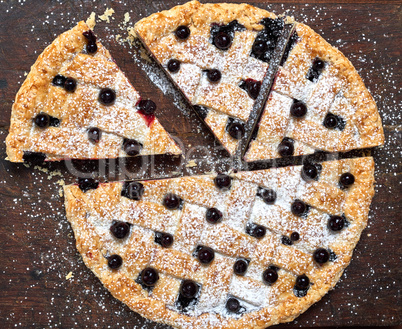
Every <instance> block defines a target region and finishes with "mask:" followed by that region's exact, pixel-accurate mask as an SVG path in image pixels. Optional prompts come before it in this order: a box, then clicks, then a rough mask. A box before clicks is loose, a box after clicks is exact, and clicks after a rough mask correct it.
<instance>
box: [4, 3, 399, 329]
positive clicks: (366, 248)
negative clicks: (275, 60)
mask: <svg viewBox="0 0 402 329" xmlns="http://www.w3.org/2000/svg"><path fill="white" fill-rule="evenodd" d="M184 2H185V1H172V0H165V1H164V0H158V1H149V0H146V1H134V0H121V1H107V0H102V1H90V0H75V1H68V0H65V1H63V0H58V1H50V0H43V1H37V0H26V1H21V0H19V1H16V0H15V1H13V0H8V1H7V0H5V1H4V0H1V1H0V22H1V23H0V24H1V25H0V26H1V28H0V109H1V110H0V141H1V143H0V223H1V226H0V250H1V254H0V255H1V256H0V257H1V260H0V264H1V271H0V289H1V293H0V318H1V323H0V327H1V328H15V327H19V328H135V329H140V328H141V329H145V328H147V329H148V328H149V329H150V328H158V329H162V328H164V329H167V327H166V326H163V325H158V324H155V323H151V322H148V321H146V320H145V319H143V318H141V317H140V316H138V315H137V314H136V313H134V312H132V311H130V310H129V309H128V308H127V307H126V306H124V305H123V304H122V303H120V302H119V301H117V300H115V299H114V298H113V297H111V295H110V294H109V293H108V291H107V290H106V289H105V288H103V286H102V285H101V283H100V282H99V281H98V279H96V278H95V276H94V275H93V274H92V273H91V272H90V271H89V270H88V269H87V268H86V267H85V265H84V264H83V262H82V260H81V258H80V257H79V255H78V254H77V251H76V249H75V245H74V243H75V241H74V237H73V233H72V230H71V228H70V226H69V224H68V223H67V220H66V218H65V214H64V206H63V197H62V195H60V194H59V192H60V185H59V184H61V183H62V182H61V181H60V180H61V179H62V180H63V181H64V182H66V183H72V182H75V181H76V178H75V177H74V174H73V173H72V172H73V171H74V170H75V171H77V170H79V171H80V172H94V173H95V174H96V175H97V176H100V178H101V179H109V180H116V179H124V178H127V177H132V178H139V177H142V176H145V177H148V176H158V175H159V176H163V175H166V176H169V175H174V172H178V173H179V174H180V175H183V174H198V173H202V172H206V171H211V170H222V169H227V168H229V167H230V159H228V158H227V154H226V153H225V152H224V151H223V150H222V149H220V148H219V147H218V146H219V144H218V143H217V142H216V141H215V139H214V137H213V136H212V135H211V134H210V133H209V132H208V130H207V129H206V128H205V126H204V125H203V124H202V123H201V122H200V121H199V120H198V118H197V117H196V116H195V115H194V114H193V113H192V112H191V111H190V109H189V108H188V107H187V106H186V103H185V102H184V100H183V98H182V97H181V96H180V94H178V93H177V92H174V91H172V90H171V85H170V83H169V81H168V80H167V79H166V78H165V76H164V74H163V73H162V72H161V71H160V70H159V68H158V67H157V66H155V65H154V64H152V63H148V62H147V61H144V60H143V59H141V56H140V55H139V49H136V48H130V47H128V45H127V44H125V45H121V44H120V43H119V42H117V41H116V38H115V36H116V35H117V34H121V35H122V36H123V37H125V35H126V32H124V31H122V30H121V29H120V28H119V25H120V26H121V24H122V23H123V18H124V14H125V13H126V12H129V13H130V18H131V22H130V23H128V26H129V25H130V24H131V25H132V24H133V23H134V22H136V21H137V20H139V19H140V18H142V17H145V16H147V15H149V14H151V13H153V12H156V11H159V10H163V9H168V8H170V7H172V6H173V5H176V4H181V3H184ZM211 2H218V1H211ZM233 2H238V3H240V2H242V1H233ZM250 3H251V4H254V5H257V6H260V7H262V8H265V9H268V10H271V11H273V12H275V13H276V14H280V13H283V12H285V11H286V12H287V14H288V15H294V17H295V18H296V20H298V21H301V22H304V23H307V24H308V25H310V26H311V27H312V28H313V29H315V30H316V31H317V32H319V33H320V34H322V35H323V37H324V38H326V39H327V40H328V41H329V42H330V43H331V44H333V45H335V46H337V47H338V48H339V49H340V50H341V51H343V53H344V54H345V55H346V56H347V57H348V58H349V59H350V60H351V61H352V63H353V64H354V65H355V66H356V68H357V70H358V71H359V73H360V74H361V76H362V78H363V80H364V81H365V83H366V85H367V86H368V88H369V89H370V91H371V92H372V94H373V95H374V97H375V99H376V101H377V104H378V107H379V111H380V114H381V116H382V119H383V124H384V130H385V134H386V144H385V146H384V147H381V148H375V149H373V150H365V151H358V152H351V153H349V154H346V155H344V154H343V155H339V156H342V157H344V156H355V155H361V154H370V153H371V154H372V155H373V156H374V159H375V161H376V179H377V186H376V192H377V193H376V195H375V197H374V200H373V203H372V207H371V212H370V218H369V226H368V228H367V229H366V230H365V231H364V233H363V235H362V238H361V240H360V242H359V244H358V246H357V248H356V251H355V254H354V256H353V260H352V264H351V265H350V266H349V268H348V269H347V270H346V272H345V274H344V275H343V277H342V279H341V281H340V282H339V283H338V284H337V287H336V289H335V290H334V291H332V292H330V293H329V294H327V295H326V296H325V297H324V298H323V299H322V300H321V301H320V302H318V303H317V304H315V305H314V306H313V307H311V308H310V309H309V310H308V311H307V312H306V313H305V314H303V315H301V316H300V317H299V318H298V319H297V320H296V321H294V322H293V323H290V324H286V325H281V326H280V327H292V328H293V327H319V326H380V325H383V326H384V325H388V326H390V325H397V324H400V323H401V314H402V308H401V256H402V253H401V245H402V240H401V234H402V231H401V222H402V221H401V219H402V218H401V211H402V209H401V190H402V184H401V171H402V170H401V167H402V166H401V162H402V161H401V160H402V156H401V140H402V130H401V112H402V111H401V97H400V89H401V80H402V79H401V70H400V63H399V62H400V49H401V48H400V47H401V41H402V40H401V2H400V1H364V0H356V1H347V0H339V1H332V0H331V1H329V0H328V1H312V2H310V3H308V4H307V3H304V2H301V1H300V2H295V1H271V2H265V1H262V0H261V1H251V2H250ZM106 8H113V9H114V10H115V13H114V14H113V17H112V19H111V21H110V23H106V22H99V23H98V24H97V26H96V28H95V32H96V34H97V35H98V37H99V38H100V39H101V41H102V42H103V44H104V45H105V46H106V47H107V48H108V49H109V50H110V52H111V54H112V56H113V57H114V58H115V60H116V62H117V64H118V65H119V66H120V67H121V69H122V70H123V71H124V72H125V73H126V74H127V76H128V78H129V79H130V80H131V82H132V83H133V84H134V86H135V88H136V89H137V90H138V91H139V92H140V93H141V94H142V95H143V96H144V97H149V98H152V99H153V100H154V101H155V102H156V103H157V105H158V117H159V118H160V121H161V123H162V124H163V125H164V126H165V127H166V129H167V130H168V131H169V132H170V133H171V134H172V135H173V136H176V137H177V138H178V139H179V140H180V141H182V143H183V146H184V149H185V156H186V158H185V161H182V160H181V159H180V158H174V159H172V158H170V157H165V156H159V157H155V158H137V159H130V160H128V161H122V160H120V161H119V160H118V161H114V160H111V161H101V162H95V161H73V162H61V163H53V164H46V166H44V167H43V168H42V169H40V168H32V167H30V168H27V167H26V166H24V165H20V164H13V163H9V162H8V161H6V160H4V158H5V157H6V152H5V143H4V141H5V138H6V136H7V133H8V127H9V120H10V113H11V106H12V103H13V100H14V97H15V94H16V93H17V91H18V89H19V87H20V85H21V83H22V82H23V80H24V78H25V77H24V75H25V74H26V73H27V72H28V71H29V68H30V66H31V65H32V64H33V63H34V61H35V60H36V58H37V56H38V55H39V54H40V53H41V52H42V50H43V49H44V48H45V47H46V46H47V45H48V44H49V43H51V42H52V41H53V39H54V38H55V37H56V36H57V35H58V34H60V33H62V32H64V31H65V30H67V29H70V28H71V27H73V26H74V25H75V23H76V22H78V21H79V20H82V19H84V20H85V19H86V18H87V17H88V16H89V14H90V13H91V12H92V11H94V12H96V13H97V14H99V15H101V14H103V12H104V11H105V9H106ZM158 87H161V88H162V89H163V90H164V91H165V93H164V92H162V91H161V90H160V88H158ZM337 156H338V155H324V158H331V157H332V158H334V157H337ZM190 159H195V160H196V162H197V163H198V166H197V167H192V168H191V167H186V166H185V164H186V162H187V161H188V160H190ZM294 161H295V163H300V161H301V159H295V160H294ZM283 164H284V163H279V165H283ZM266 165H267V166H274V165H278V163H274V162H270V163H267V164H266ZM73 169H74V170H73ZM66 277H67V278H66Z"/></svg>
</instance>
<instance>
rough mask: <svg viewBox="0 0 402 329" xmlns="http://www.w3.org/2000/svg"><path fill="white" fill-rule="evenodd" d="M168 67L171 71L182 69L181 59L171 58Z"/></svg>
mask: <svg viewBox="0 0 402 329" xmlns="http://www.w3.org/2000/svg"><path fill="white" fill-rule="evenodd" d="M167 69H168V70H169V71H170V72H171V73H176V72H179V70H180V61H179V60H177V59H171V60H169V62H168V63H167Z"/></svg>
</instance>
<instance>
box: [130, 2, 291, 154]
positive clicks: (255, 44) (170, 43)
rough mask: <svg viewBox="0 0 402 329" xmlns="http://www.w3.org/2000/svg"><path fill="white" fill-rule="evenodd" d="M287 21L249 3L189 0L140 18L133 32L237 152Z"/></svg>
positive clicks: (220, 138) (203, 116)
mask: <svg viewBox="0 0 402 329" xmlns="http://www.w3.org/2000/svg"><path fill="white" fill-rule="evenodd" d="M284 25H285V24H284V20H283V19H280V18H278V17H277V16H276V15H274V14H273V13H270V12H267V11H265V10H262V9H259V8H256V7H253V6H250V5H247V4H201V3H199V2H198V1H191V2H188V3H186V4H184V5H181V6H177V7H174V8H172V9H171V10H168V11H163V12H160V13H156V14H153V15H151V16H149V17H147V18H144V19H142V20H140V21H139V22H137V23H136V24H135V27H134V31H135V34H136V37H139V38H140V39H141V40H142V42H143V44H144V45H145V46H146V47H147V48H148V49H149V51H150V52H151V53H152V54H153V56H154V57H155V59H156V60H157V61H158V62H159V63H160V64H161V66H162V67H163V68H164V69H165V71H166V72H167V74H168V76H169V77H170V78H171V79H172V81H173V82H174V83H175V84H176V85H177V86H178V87H179V88H180V90H181V91H182V92H183V94H184V95H185V96H186V97H187V99H188V100H189V102H190V103H191V104H192V105H194V109H195V111H196V112H197V113H198V115H199V116H200V117H201V118H202V119H203V120H204V122H205V123H206V124H207V126H208V127H209V128H210V129H211V131H212V132H213V133H214V134H215V136H216V137H217V138H218V139H219V141H220V142H221V143H222V145H223V146H224V147H225V148H226V149H227V150H228V152H229V153H230V154H234V153H235V151H236V148H237V146H238V141H239V139H241V138H242V137H243V136H244V134H245V125H246V123H247V121H248V120H249V118H250V114H251V113H252V110H253V106H254V104H255V100H256V99H257V97H258V96H259V94H260V89H261V85H262V82H263V79H264V76H265V74H266V72H267V70H268V68H269V66H270V65H271V62H272V59H273V58H274V54H275V50H276V48H277V47H278V44H279V41H280V38H281V36H282V34H283V32H284Z"/></svg>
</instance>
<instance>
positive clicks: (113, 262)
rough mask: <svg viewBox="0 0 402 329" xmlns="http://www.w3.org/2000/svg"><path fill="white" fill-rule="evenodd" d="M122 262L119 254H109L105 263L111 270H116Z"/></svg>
mask: <svg viewBox="0 0 402 329" xmlns="http://www.w3.org/2000/svg"><path fill="white" fill-rule="evenodd" d="M122 264H123V259H122V258H121V257H120V256H119V255H111V256H109V257H108V259H107V265H108V266H109V267H110V268H111V269H112V270H117V269H118V268H119V267H120V266H121V265H122Z"/></svg>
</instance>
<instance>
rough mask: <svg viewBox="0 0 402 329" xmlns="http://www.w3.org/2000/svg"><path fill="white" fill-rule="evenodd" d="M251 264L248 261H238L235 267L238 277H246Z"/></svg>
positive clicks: (234, 270)
mask: <svg viewBox="0 0 402 329" xmlns="http://www.w3.org/2000/svg"><path fill="white" fill-rule="evenodd" d="M248 264H249V262H248V261H247V260H246V259H242V258H241V259H238V260H237V261H236V262H235V263H234V265H233V272H234V273H235V274H237V275H244V274H246V272H247V268H248Z"/></svg>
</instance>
